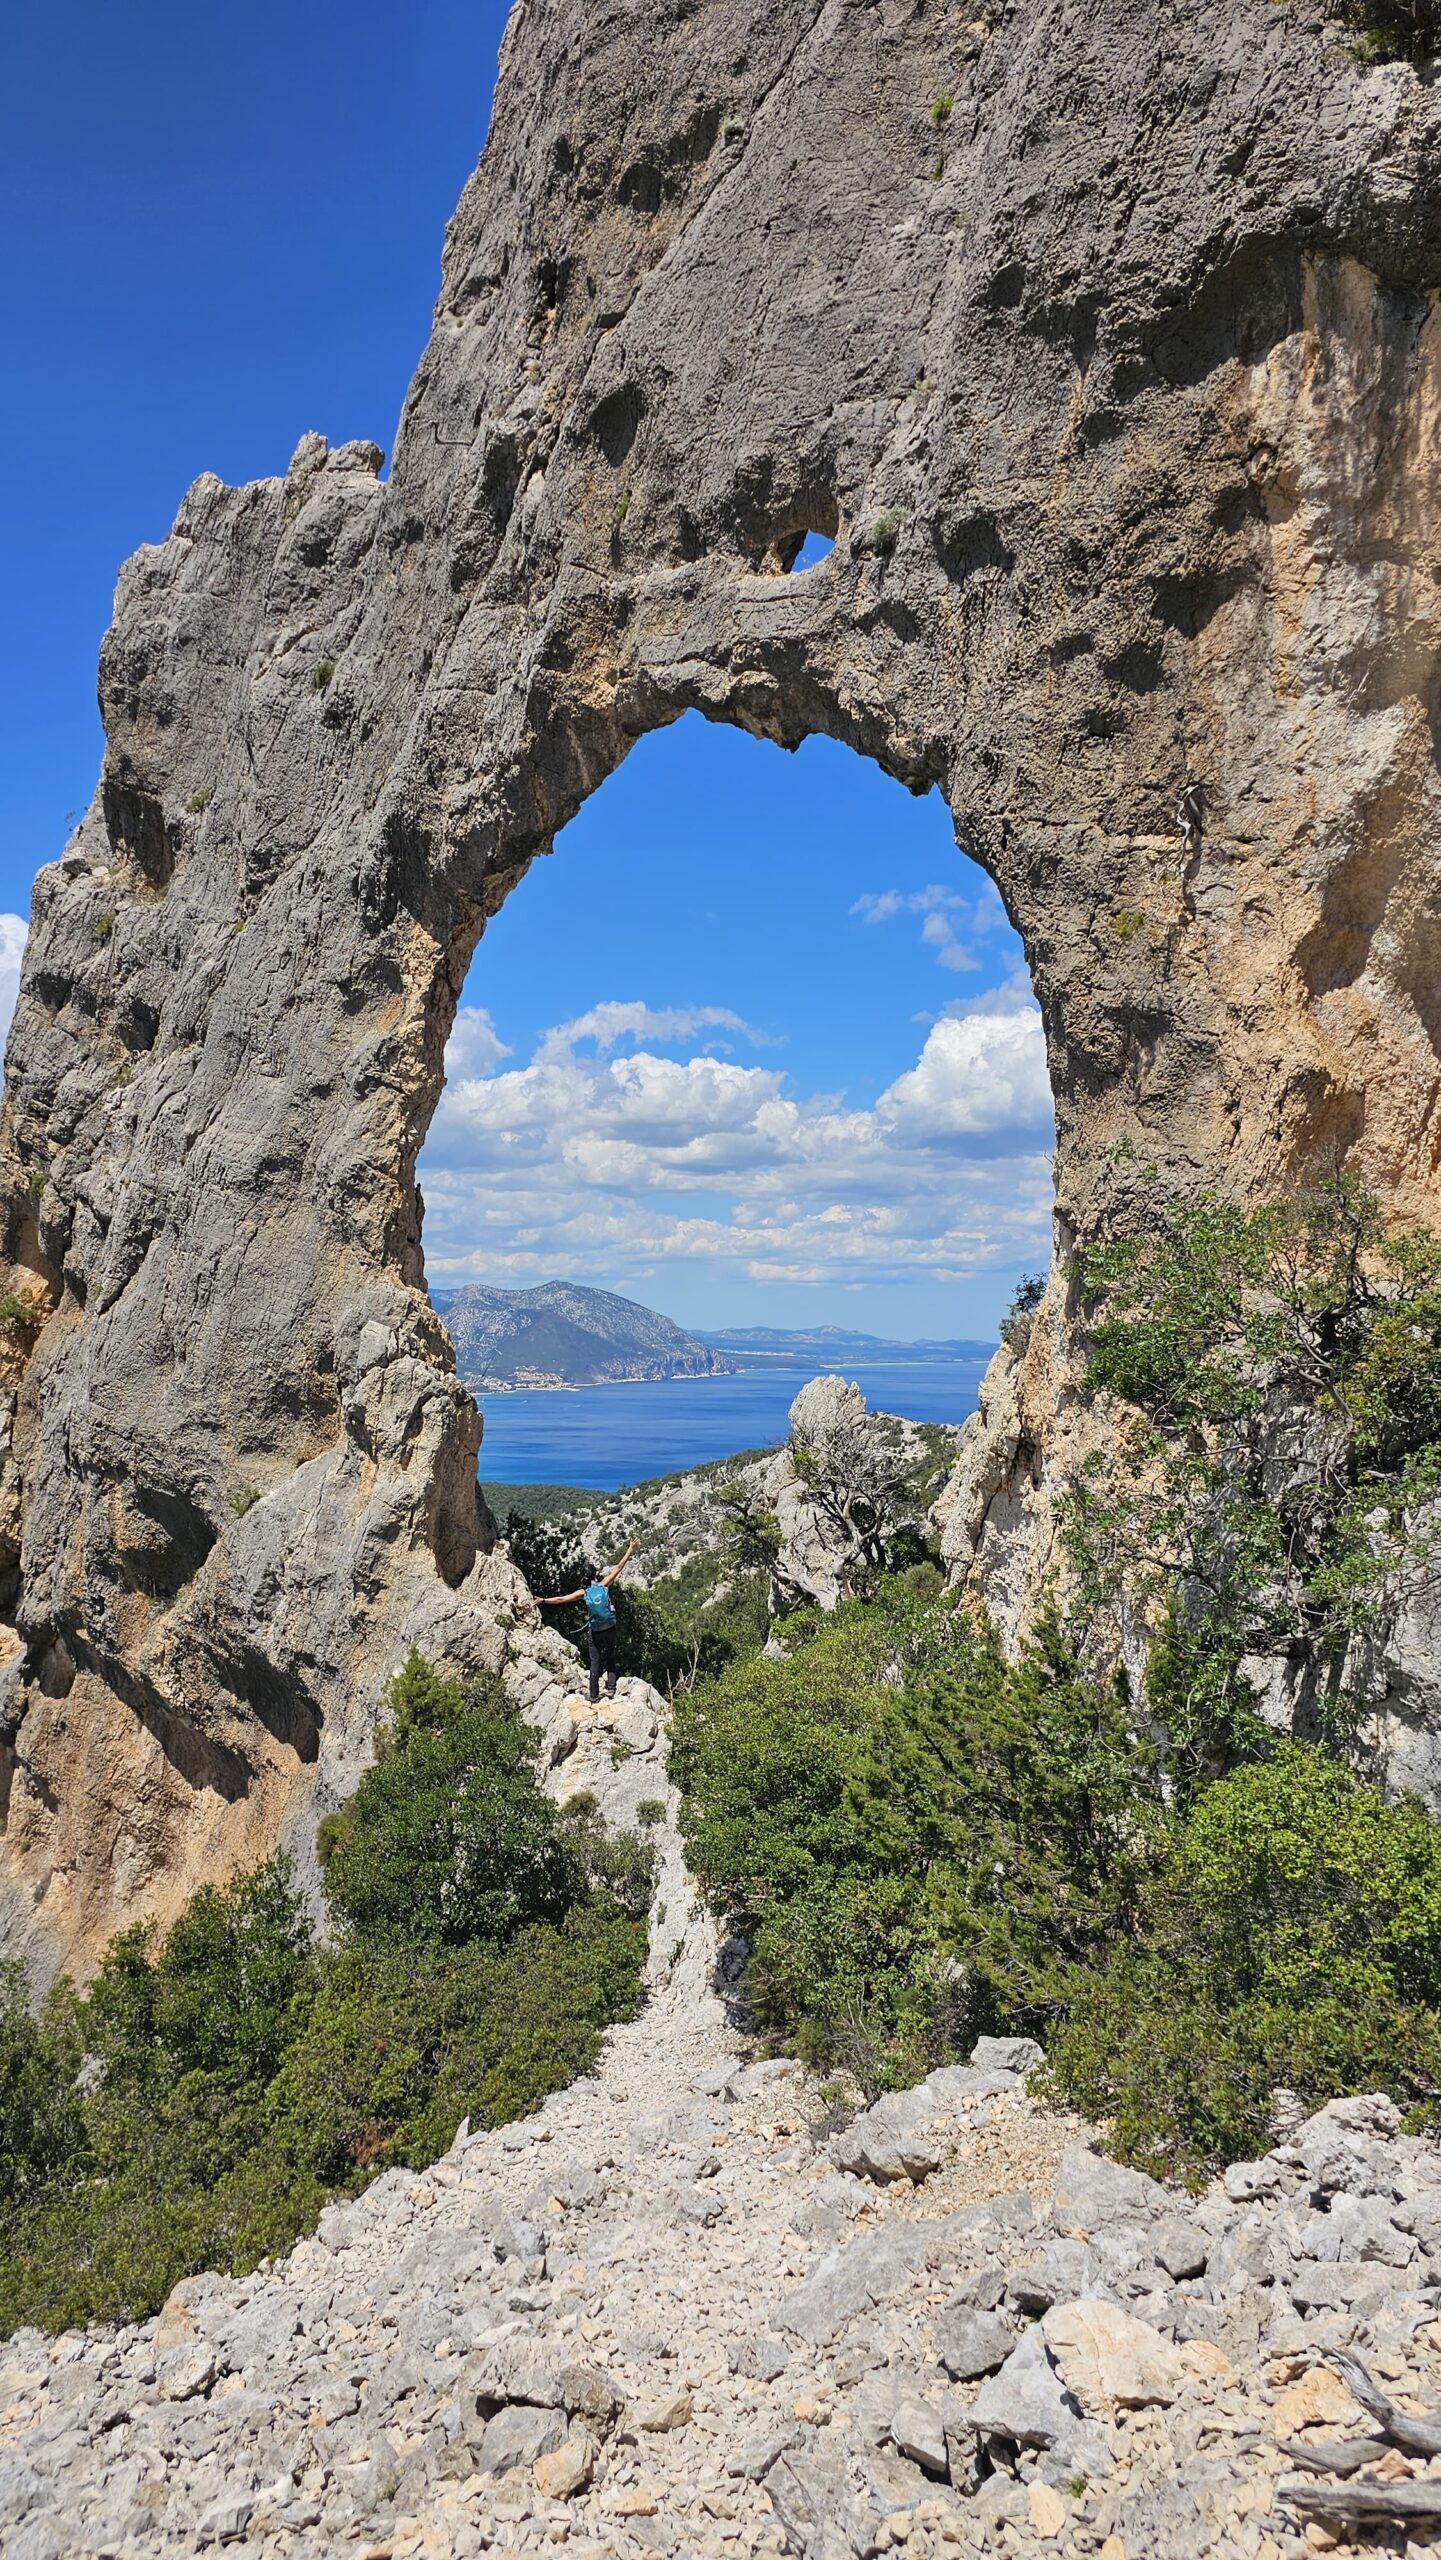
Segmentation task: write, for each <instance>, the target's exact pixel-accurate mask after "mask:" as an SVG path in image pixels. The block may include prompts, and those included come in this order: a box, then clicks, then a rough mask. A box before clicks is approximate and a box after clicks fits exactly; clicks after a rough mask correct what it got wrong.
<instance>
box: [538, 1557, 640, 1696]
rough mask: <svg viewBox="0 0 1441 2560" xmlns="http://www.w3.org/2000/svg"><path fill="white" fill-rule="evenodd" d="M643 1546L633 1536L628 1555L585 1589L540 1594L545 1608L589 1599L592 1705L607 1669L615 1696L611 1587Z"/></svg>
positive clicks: (608, 1687)
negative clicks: (601, 1678)
mask: <svg viewBox="0 0 1441 2560" xmlns="http://www.w3.org/2000/svg"><path fill="white" fill-rule="evenodd" d="M639 1545H640V1540H639V1538H632V1540H631V1542H630V1545H629V1546H628V1547H627V1548H626V1551H625V1553H624V1555H623V1556H617V1558H616V1560H615V1563H614V1564H613V1565H611V1566H610V1568H609V1570H608V1571H607V1572H605V1573H600V1574H597V1575H596V1578H595V1580H594V1582H588V1583H586V1585H585V1587H584V1589H583V1590H580V1591H546V1592H537V1594H536V1598H537V1599H538V1600H539V1602H540V1605H541V1607H542V1609H560V1608H563V1607H564V1606H565V1603H566V1601H567V1600H583V1601H584V1602H585V1632H586V1639H587V1642H588V1643H589V1646H590V1703H591V1705H592V1706H595V1705H596V1704H597V1703H598V1701H599V1698H600V1675H601V1672H602V1670H604V1672H605V1694H606V1696H607V1697H608V1698H613V1697H614V1696H615V1602H614V1601H613V1600H612V1598H611V1596H610V1586H611V1584H612V1583H613V1582H614V1580H615V1578H616V1575H617V1574H618V1573H620V1572H621V1570H622V1569H623V1567H624V1566H626V1565H628V1564H629V1562H630V1560H631V1557H632V1556H633V1555H634V1554H635V1551H636V1548H637V1547H638V1546H639Z"/></svg>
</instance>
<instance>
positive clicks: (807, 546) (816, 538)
mask: <svg viewBox="0 0 1441 2560" xmlns="http://www.w3.org/2000/svg"><path fill="white" fill-rule="evenodd" d="M835 547H836V546H835V541H834V538H833V537H832V536H831V535H830V534H828V533H807V534H805V535H803V536H802V539H801V541H800V544H799V546H798V548H797V550H796V554H795V557H794V559H793V560H791V561H790V562H789V563H788V566H789V568H790V572H791V575H792V577H794V576H795V575H796V573H797V571H799V570H801V569H813V568H814V567H815V565H816V562H817V561H818V560H829V558H830V556H831V553H832V552H833V551H834V549H835Z"/></svg>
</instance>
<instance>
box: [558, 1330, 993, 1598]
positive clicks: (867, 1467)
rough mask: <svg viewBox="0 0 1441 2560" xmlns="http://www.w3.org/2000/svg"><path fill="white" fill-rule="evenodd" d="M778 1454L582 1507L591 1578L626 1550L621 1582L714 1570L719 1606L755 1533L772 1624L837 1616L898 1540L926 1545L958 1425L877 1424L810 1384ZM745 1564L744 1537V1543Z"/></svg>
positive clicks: (852, 1404)
mask: <svg viewBox="0 0 1441 2560" xmlns="http://www.w3.org/2000/svg"><path fill="white" fill-rule="evenodd" d="M787 1420H788V1424H789V1429H788V1432H787V1436H786V1439H785V1440H784V1442H783V1443H782V1445H781V1447H780V1448H779V1449H766V1450H763V1451H762V1453H761V1455H760V1456H759V1457H756V1458H744V1459H716V1460H712V1461H711V1463H710V1464H709V1465H707V1466H704V1467H696V1468H693V1469H691V1470H690V1471H689V1472H688V1473H687V1474H685V1475H677V1476H662V1477H660V1478H659V1479H658V1480H657V1481H655V1482H653V1483H650V1484H640V1485H634V1486H626V1487H624V1488H623V1489H622V1490H621V1491H620V1492H619V1493H614V1494H604V1495H599V1496H596V1497H594V1498H588V1499H587V1500H586V1503H585V1507H584V1509H583V1510H580V1511H577V1512H575V1513H572V1514H571V1515H570V1516H569V1520H568V1523H567V1525H568V1527H569V1529H570V1531H571V1533H572V1534H573V1535H574V1537H575V1539H576V1541H577V1543H578V1545H579V1546H580V1547H581V1549H582V1551H583V1552H584V1554H585V1555H586V1556H587V1557H588V1558H589V1559H590V1560H591V1562H592V1563H593V1564H594V1565H596V1566H597V1567H598V1568H599V1567H603V1566H605V1565H607V1564H609V1563H612V1562H614V1559H615V1558H616V1556H617V1555H618V1554H619V1553H620V1552H621V1549H622V1548H623V1547H625V1546H628V1545H629V1544H630V1543H631V1542H632V1541H634V1543H635V1547H636V1553H635V1556H634V1558H633V1560H632V1562H631V1563H630V1564H628V1565H627V1567H626V1580H627V1583H628V1584H630V1585H631V1586H633V1587H639V1588H643V1587H644V1586H645V1585H647V1584H649V1583H654V1582H664V1581H667V1580H670V1579H671V1578H673V1577H674V1576H676V1575H678V1574H682V1573H684V1572H686V1571H687V1570H688V1569H689V1568H690V1567H693V1566H694V1565H695V1564H697V1563H698V1562H699V1561H700V1560H701V1559H703V1558H709V1559H710V1561H711V1563H712V1567H713V1570H714V1574H715V1593H716V1596H717V1597H719V1595H720V1592H721V1589H722V1587H723V1585H724V1582H725V1577H726V1573H727V1568H728V1564H729V1560H730V1558H731V1556H732V1555H733V1553H734V1550H735V1546H736V1542H737V1532H738V1530H740V1531H741V1532H744V1531H745V1530H746V1529H749V1531H750V1533H751V1537H752V1540H753V1552H752V1553H751V1554H750V1556H749V1558H748V1559H747V1560H748V1561H750V1562H758V1561H759V1558H760V1549H761V1545H762V1543H763V1542H769V1544H770V1545H771V1547H772V1548H773V1561H772V1565H771V1575H770V1603H771V1610H772V1614H773V1615H780V1614H783V1613H784V1612H785V1611H787V1610H790V1609H796V1608H821V1609H834V1608H835V1606H836V1605H837V1603H838V1601H840V1600H842V1599H845V1598H848V1597H852V1596H854V1595H855V1593H856V1592H857V1591H858V1590H863V1589H864V1588H865V1587H866V1585H867V1583H868V1581H869V1580H870V1578H871V1572H872V1566H873V1562H874V1557H875V1555H876V1553H877V1552H878V1551H886V1550H888V1549H889V1547H890V1545H891V1543H892V1541H893V1540H894V1536H895V1532H896V1531H897V1529H900V1528H912V1529H914V1530H915V1531H916V1532H917V1534H918V1535H923V1534H924V1530H925V1524H926V1518H927V1514H928V1512H929V1509H930V1507H931V1503H932V1498H933V1496H935V1495H936V1493H937V1490H938V1488H940V1489H941V1497H942V1502H943V1503H944V1502H945V1500H946V1499H947V1498H948V1495H949V1485H950V1475H949V1470H950V1468H951V1464H952V1461H953V1460H954V1459H955V1458H956V1455H957V1452H958V1450H959V1449H960V1448H962V1447H963V1446H964V1444H965V1443H964V1429H963V1426H961V1425H958V1424H951V1423H938V1422H910V1421H908V1420H907V1419H906V1417H905V1416H904V1415H903V1414H897V1413H872V1412H870V1411H869V1409H868V1407H867V1404H866V1399H865V1397H864V1395H863V1394H862V1392H861V1390H860V1388H859V1387H858V1386H857V1385H856V1384H855V1383H854V1381H853V1380H851V1379H847V1378H840V1377H824V1378H810V1379H808V1380H807V1381H806V1384H805V1385H804V1386H803V1387H802V1388H801V1390H800V1392H799V1394H798V1395H797V1396H796V1398H795V1400H794V1402H793V1403H792V1405H791V1409H790V1413H789V1415H788V1417H787ZM742 1547H743V1552H744V1536H742Z"/></svg>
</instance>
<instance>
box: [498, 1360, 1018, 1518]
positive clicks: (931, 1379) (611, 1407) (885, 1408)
mask: <svg viewBox="0 0 1441 2560" xmlns="http://www.w3.org/2000/svg"><path fill="white" fill-rule="evenodd" d="M985 1366H986V1362H985V1358H984V1357H978V1358H969V1359H967V1358H958V1359H954V1360H898V1361H894V1362H891V1361H886V1362H880V1361H877V1362H874V1363H870V1362H863V1363H861V1364H860V1365H859V1366H852V1365H851V1364H849V1363H847V1364H846V1366H845V1369H844V1375H845V1376H846V1377H848V1378H854V1379H855V1381H856V1384H857V1385H858V1386H859V1387H860V1389H861V1390H862V1393H863V1394H864V1396H865V1398H866V1401H867V1403H868V1404H869V1405H870V1406H871V1408H872V1411H878V1412H881V1413H903V1414H905V1415H907V1416H908V1417H909V1419H910V1420H911V1421H913V1422H964V1421H965V1418H966V1416H967V1414H968V1413H972V1412H974V1410H975V1403H976V1390H977V1388H978V1386H979V1385H980V1382H981V1378H982V1375H983V1373H984V1371H985ZM824 1374H825V1364H824V1363H823V1362H820V1361H817V1362H815V1363H813V1364H812V1365H811V1366H809V1367H807V1366H805V1365H803V1364H801V1363H797V1364H796V1366H794V1367H791V1366H789V1365H786V1366H784V1367H781V1366H777V1367H771V1366H769V1365H768V1366H767V1367H765V1368H763V1369H742V1370H740V1371H738V1373H737V1374H736V1375H735V1376H734V1377H730V1378H662V1379H658V1380H656V1381H654V1382H651V1381H638V1382H637V1383H636V1384H635V1385H631V1386H615V1387H571V1388H561V1389H555V1388H543V1387H522V1388H520V1389H518V1391H517V1392H516V1393H515V1394H514V1395H508V1396H482V1398H481V1409H482V1411H483V1413H484V1415H485V1440H484V1443H483V1446H482V1448H481V1453H480V1475H481V1480H482V1482H483V1483H490V1484H575V1485H584V1486H586V1487H587V1488H588V1489H590V1490H591V1491H593V1492H597V1493H613V1492H614V1491H615V1489H616V1487H617V1486H618V1485H623V1484H642V1483H644V1481H645V1480H646V1478H647V1477H649V1476H668V1475H673V1474H676V1473H677V1472H678V1471H679V1470H680V1469H682V1468H685V1467H699V1466H703V1465H704V1464H705V1463H706V1461H707V1460H708V1459H710V1458H729V1457H734V1455H735V1454H736V1452H737V1451H738V1450H740V1449H769V1448H773V1447H774V1446H775V1444H776V1442H777V1441H780V1440H783V1439H784V1438H785V1436H786V1416H787V1414H788V1412H789V1411H790V1407H791V1403H792V1400H793V1398H794V1396H795V1394H796V1391H797V1389H798V1388H800V1387H803V1386H804V1385H805V1382H806V1380H807V1378H816V1377H822V1376H824Z"/></svg>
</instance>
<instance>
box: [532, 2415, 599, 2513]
mask: <svg viewBox="0 0 1441 2560" xmlns="http://www.w3.org/2000/svg"><path fill="white" fill-rule="evenodd" d="M595 2456H596V2443H595V2438H594V2436H592V2435H589V2434H588V2433H587V2431H586V2429H585V2428H584V2427H572V2428H571V2430H570V2433H569V2434H568V2435H567V2436H565V2437H564V2438H563V2440H562V2441H561V2443H559V2444H558V2445H557V2446H556V2447H555V2449H554V2451H553V2452H550V2453H542V2454H541V2455H539V2457H538V2458H537V2460H536V2462H535V2464H534V2478H535V2485H536V2487H537V2489H538V2490H539V2491H540V2494H541V2496H542V2497H543V2498H574V2497H577V2496H578V2495H579V2493H580V2491H581V2490H582V2489H585V2488H588V2487H589V2485H590V2482H591V2479H592V2477H593V2475H594V2472H595Z"/></svg>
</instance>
